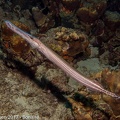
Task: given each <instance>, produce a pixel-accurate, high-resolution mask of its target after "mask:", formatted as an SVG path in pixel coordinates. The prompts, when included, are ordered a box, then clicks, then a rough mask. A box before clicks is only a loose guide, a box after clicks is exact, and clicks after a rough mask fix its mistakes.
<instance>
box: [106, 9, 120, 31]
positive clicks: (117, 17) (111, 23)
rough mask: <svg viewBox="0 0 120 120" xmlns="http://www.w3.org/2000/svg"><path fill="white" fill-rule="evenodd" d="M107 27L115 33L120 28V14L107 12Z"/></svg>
mask: <svg viewBox="0 0 120 120" xmlns="http://www.w3.org/2000/svg"><path fill="white" fill-rule="evenodd" d="M104 21H105V25H106V26H107V27H108V28H109V29H110V30H112V31H115V30H116V29H117V28H118V26H120V14H119V13H118V12H116V11H115V12H111V11H106V12H105V18H104Z"/></svg>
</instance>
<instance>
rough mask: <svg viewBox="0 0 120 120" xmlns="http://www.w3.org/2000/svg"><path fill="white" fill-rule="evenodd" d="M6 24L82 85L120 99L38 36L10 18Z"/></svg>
mask: <svg viewBox="0 0 120 120" xmlns="http://www.w3.org/2000/svg"><path fill="white" fill-rule="evenodd" d="M4 22H5V24H6V25H7V27H8V28H9V29H11V30H12V31H13V32H15V33H16V34H18V35H20V36H21V37H22V38H23V39H25V40H26V41H27V42H28V43H29V44H30V45H31V46H32V47H33V48H35V49H37V50H38V51H39V52H40V53H42V54H43V55H44V56H45V57H46V58H48V59H49V60H50V61H51V62H52V63H53V64H55V65H57V66H58V67H59V68H60V69H62V70H63V71H64V72H65V73H66V74H67V75H69V76H70V77H71V78H73V79H74V80H76V81H78V82H79V83H81V84H82V85H84V86H86V87H87V88H90V89H92V90H94V91H97V92H100V93H104V94H106V95H109V96H111V97H113V98H116V99H120V96H118V95H116V94H115V93H113V92H110V91H108V90H106V89H104V88H103V87H101V85H99V84H97V83H96V82H94V81H92V80H90V79H89V78H87V77H85V76H83V75H82V74H81V73H80V72H79V71H77V70H76V69H75V68H74V67H72V66H70V65H69V64H68V63H67V62H66V61H65V60H64V59H63V58H62V57H60V56H59V55H58V54H57V53H55V52H54V51H53V50H52V49H50V48H49V47H47V46H46V45H45V44H43V43H42V42H41V41H40V40H39V39H38V38H36V37H34V36H32V35H31V34H29V33H27V32H25V31H23V30H21V29H20V28H18V27H17V26H15V25H14V24H13V23H11V22H10V21H8V20H4Z"/></svg>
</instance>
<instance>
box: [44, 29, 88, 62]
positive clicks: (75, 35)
mask: <svg viewBox="0 0 120 120" xmlns="http://www.w3.org/2000/svg"><path fill="white" fill-rule="evenodd" d="M47 35H48V36H49V37H48V38H46V44H47V45H48V46H49V47H50V48H52V49H53V50H54V51H56V52H57V53H58V54H59V55H61V56H62V57H63V58H64V59H66V60H68V61H73V60H74V58H75V57H76V56H79V57H81V56H83V55H89V54H90V49H89V48H88V45H89V41H88V40H87V36H86V35H85V34H84V33H82V32H80V31H77V30H73V29H70V28H65V27H57V28H54V29H51V30H49V31H48V32H47ZM43 42H45V40H43ZM80 54H81V55H80Z"/></svg>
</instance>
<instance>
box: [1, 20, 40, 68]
mask: <svg viewBox="0 0 120 120" xmlns="http://www.w3.org/2000/svg"><path fill="white" fill-rule="evenodd" d="M12 23H13V24H15V25H16V26H18V27H19V28H20V29H22V30H24V31H26V32H29V31H30V30H29V27H28V26H26V25H24V24H23V23H21V22H18V21H12ZM1 30H2V32H1V38H2V40H1V44H2V47H3V51H4V53H5V54H7V58H9V59H12V60H17V61H19V62H22V63H24V64H26V65H28V66H32V65H34V64H35V63H36V62H38V59H36V58H37V57H38V56H36V57H35V54H36V55H37V52H36V51H34V50H33V49H32V48H31V47H30V45H29V44H28V43H26V41H25V40H24V39H23V38H21V37H20V36H19V35H17V34H15V33H14V32H12V31H11V30H10V29H9V28H8V27H7V26H6V25H5V23H2V25H1ZM34 57H35V58H34ZM39 57H40V55H39Z"/></svg>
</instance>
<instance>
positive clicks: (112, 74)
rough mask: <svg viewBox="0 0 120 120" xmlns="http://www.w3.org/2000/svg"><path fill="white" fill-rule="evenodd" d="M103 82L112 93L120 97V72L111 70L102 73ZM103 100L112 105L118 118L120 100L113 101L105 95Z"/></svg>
mask: <svg viewBox="0 0 120 120" xmlns="http://www.w3.org/2000/svg"><path fill="white" fill-rule="evenodd" d="M101 81H102V83H103V85H104V86H105V87H106V88H108V89H109V90H110V91H112V92H114V93H116V94H118V95H120V71H111V70H109V69H105V70H103V71H102V73H101ZM103 100H104V101H105V102H106V103H108V104H109V105H110V107H111V109H112V110H113V113H114V114H115V115H116V116H118V115H120V112H119V111H120V101H119V100H116V99H113V98H111V97H109V96H106V95H103ZM116 106H117V107H116Z"/></svg>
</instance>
